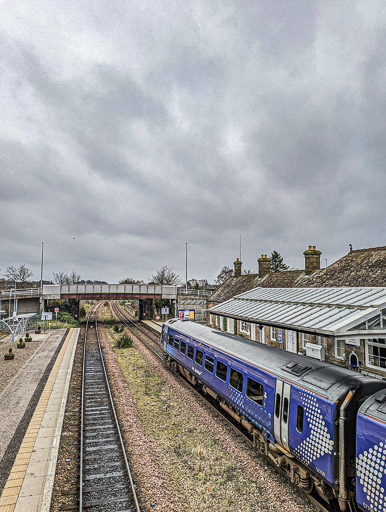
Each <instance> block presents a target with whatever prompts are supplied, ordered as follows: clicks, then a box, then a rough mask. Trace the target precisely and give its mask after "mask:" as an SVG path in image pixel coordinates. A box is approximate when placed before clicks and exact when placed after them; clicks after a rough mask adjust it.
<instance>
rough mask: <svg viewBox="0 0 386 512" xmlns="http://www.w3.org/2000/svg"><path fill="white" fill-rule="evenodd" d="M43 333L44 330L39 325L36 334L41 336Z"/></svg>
mask: <svg viewBox="0 0 386 512" xmlns="http://www.w3.org/2000/svg"><path fill="white" fill-rule="evenodd" d="M41 332H42V328H41V327H40V325H38V328H37V329H36V331H35V334H41Z"/></svg>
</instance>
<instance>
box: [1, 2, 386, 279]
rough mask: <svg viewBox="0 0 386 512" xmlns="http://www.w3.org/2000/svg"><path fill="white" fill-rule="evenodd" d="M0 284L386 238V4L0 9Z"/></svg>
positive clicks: (341, 250)
mask: <svg viewBox="0 0 386 512" xmlns="http://www.w3.org/2000/svg"><path fill="white" fill-rule="evenodd" d="M1 3H2V8H1V12H2V15H1V17H0V112H1V123H0V212H1V217H0V218H1V222H0V247H1V250H0V274H2V273H3V272H4V271H5V269H6V267H7V266H9V265H19V264H21V263H24V264H26V265H27V266H28V267H29V268H31V269H32V270H33V272H34V278H35V279H39V278H40V263H41V243H42V242H44V278H45V279H52V273H53V272H57V271H66V272H69V271H71V270H72V269H74V270H75V271H77V272H78V273H80V274H81V276H82V278H84V279H98V280H105V281H108V282H112V283H113V282H118V281H119V280H121V279H124V278H125V277H133V278H136V279H143V280H144V281H149V280H151V277H152V275H153V274H154V273H155V271H156V270H157V269H159V268H161V267H162V266H163V265H168V266H169V267H170V268H172V269H173V270H174V271H175V272H177V273H178V274H179V275H180V276H181V279H182V280H184V279H185V248H186V245H185V244H186V243H188V278H206V279H208V281H210V282H213V280H214V279H215V277H216V276H217V274H218V273H219V271H220V269H221V268H222V267H223V266H224V265H228V266H232V265H233V262H234V261H235V259H236V257H238V256H239V255H240V247H239V245H240V234H241V239H242V253H241V256H242V261H243V269H251V270H253V271H256V269H257V258H258V257H259V256H260V255H261V254H270V253H271V252H272V251H273V250H276V251H278V252H280V254H281V255H282V256H283V258H284V261H285V262H286V263H287V264H289V265H290V267H292V268H304V257H303V251H304V250H306V249H307V248H308V246H309V245H316V246H317V248H318V249H320V250H321V251H322V253H323V254H322V256H321V264H322V266H325V264H326V259H327V264H331V263H332V262H333V261H336V260H337V259H339V258H340V257H342V256H343V255H345V254H347V253H348V252H349V243H351V244H352V245H353V248H354V249H358V248H366V247H376V246H382V245H386V242H385V231H384V225H385V189H386V165H385V164H386V143H385V135H386V88H385V83H386V59H385V55H386V23H385V22H386V4H385V2H384V1H381V0H379V1H369V2H363V1H355V0H341V1H339V2H320V1H313V0H296V2H289V1H283V0H269V1H268V0H265V1H262V0H253V1H252V0H243V1H242V2H234V1H233V2H232V1H228V0H219V1H217V0H212V1H211V0H202V1H196V0H190V1H189V2H181V1H171V0H164V1H163V2H160V1H158V0H142V1H141V2H138V1H136V2H134V1H132V0H125V1H123V0H110V1H109V2H106V1H104V2H103V1H98V0H93V1H88V0H84V1H82V2H79V1H75V0H66V2H63V1H58V0H51V1H46V0H40V1H39V2H27V1H25V0H24V1H19V2H15V0H5V1H4V0H3V1H2V2H1Z"/></svg>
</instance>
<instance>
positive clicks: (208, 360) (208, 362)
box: [204, 356, 214, 373]
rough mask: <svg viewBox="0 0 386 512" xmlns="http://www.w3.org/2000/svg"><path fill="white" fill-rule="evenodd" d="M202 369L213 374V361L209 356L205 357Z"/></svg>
mask: <svg viewBox="0 0 386 512" xmlns="http://www.w3.org/2000/svg"><path fill="white" fill-rule="evenodd" d="M204 368H205V370H207V371H208V372H210V373H213V370H214V359H213V357H210V356H205V363H204Z"/></svg>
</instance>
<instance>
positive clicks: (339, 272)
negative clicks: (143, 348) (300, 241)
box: [208, 246, 386, 378]
mask: <svg viewBox="0 0 386 512" xmlns="http://www.w3.org/2000/svg"><path fill="white" fill-rule="evenodd" d="M320 255H321V252H320V251H318V250H317V249H316V247H315V246H310V247H309V248H308V250H307V251H305V252H304V256H305V269H304V270H290V271H283V272H275V273H272V272H270V271H269V264H270V260H269V258H268V257H267V256H264V255H262V257H261V258H259V260H258V261H259V274H258V275H256V274H245V275H242V273H241V262H240V261H239V260H236V262H235V273H234V276H232V277H230V278H228V280H227V281H225V283H224V284H223V285H222V286H220V287H219V288H218V289H217V290H216V291H215V292H214V294H212V296H211V297H209V298H208V306H209V315H208V324H209V325H210V326H212V327H214V328H217V329H221V330H223V331H226V332H229V333H232V334H237V335H240V336H244V337H246V338H248V339H251V340H252V341H256V342H257V343H266V344H269V345H272V346H274V347H277V348H280V349H282V350H287V351H289V352H297V353H299V354H303V355H305V356H308V357H314V358H317V359H320V360H323V361H328V362H332V363H335V364H339V365H343V366H347V367H349V368H351V369H352V370H354V371H358V372H363V373H367V374H369V375H373V376H378V377H380V378H381V377H384V378H386V247H378V248H374V249H361V250H357V251H353V250H352V249H350V252H349V253H348V254H347V255H346V256H344V257H343V258H341V259H340V260H338V261H337V262H335V263H334V264H332V265H330V266H329V267H327V268H325V269H320Z"/></svg>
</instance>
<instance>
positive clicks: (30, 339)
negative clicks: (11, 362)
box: [24, 332, 32, 341]
mask: <svg viewBox="0 0 386 512" xmlns="http://www.w3.org/2000/svg"><path fill="white" fill-rule="evenodd" d="M24 341H32V338H31V335H30V334H29V332H27V334H26V335H25V338H24Z"/></svg>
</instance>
